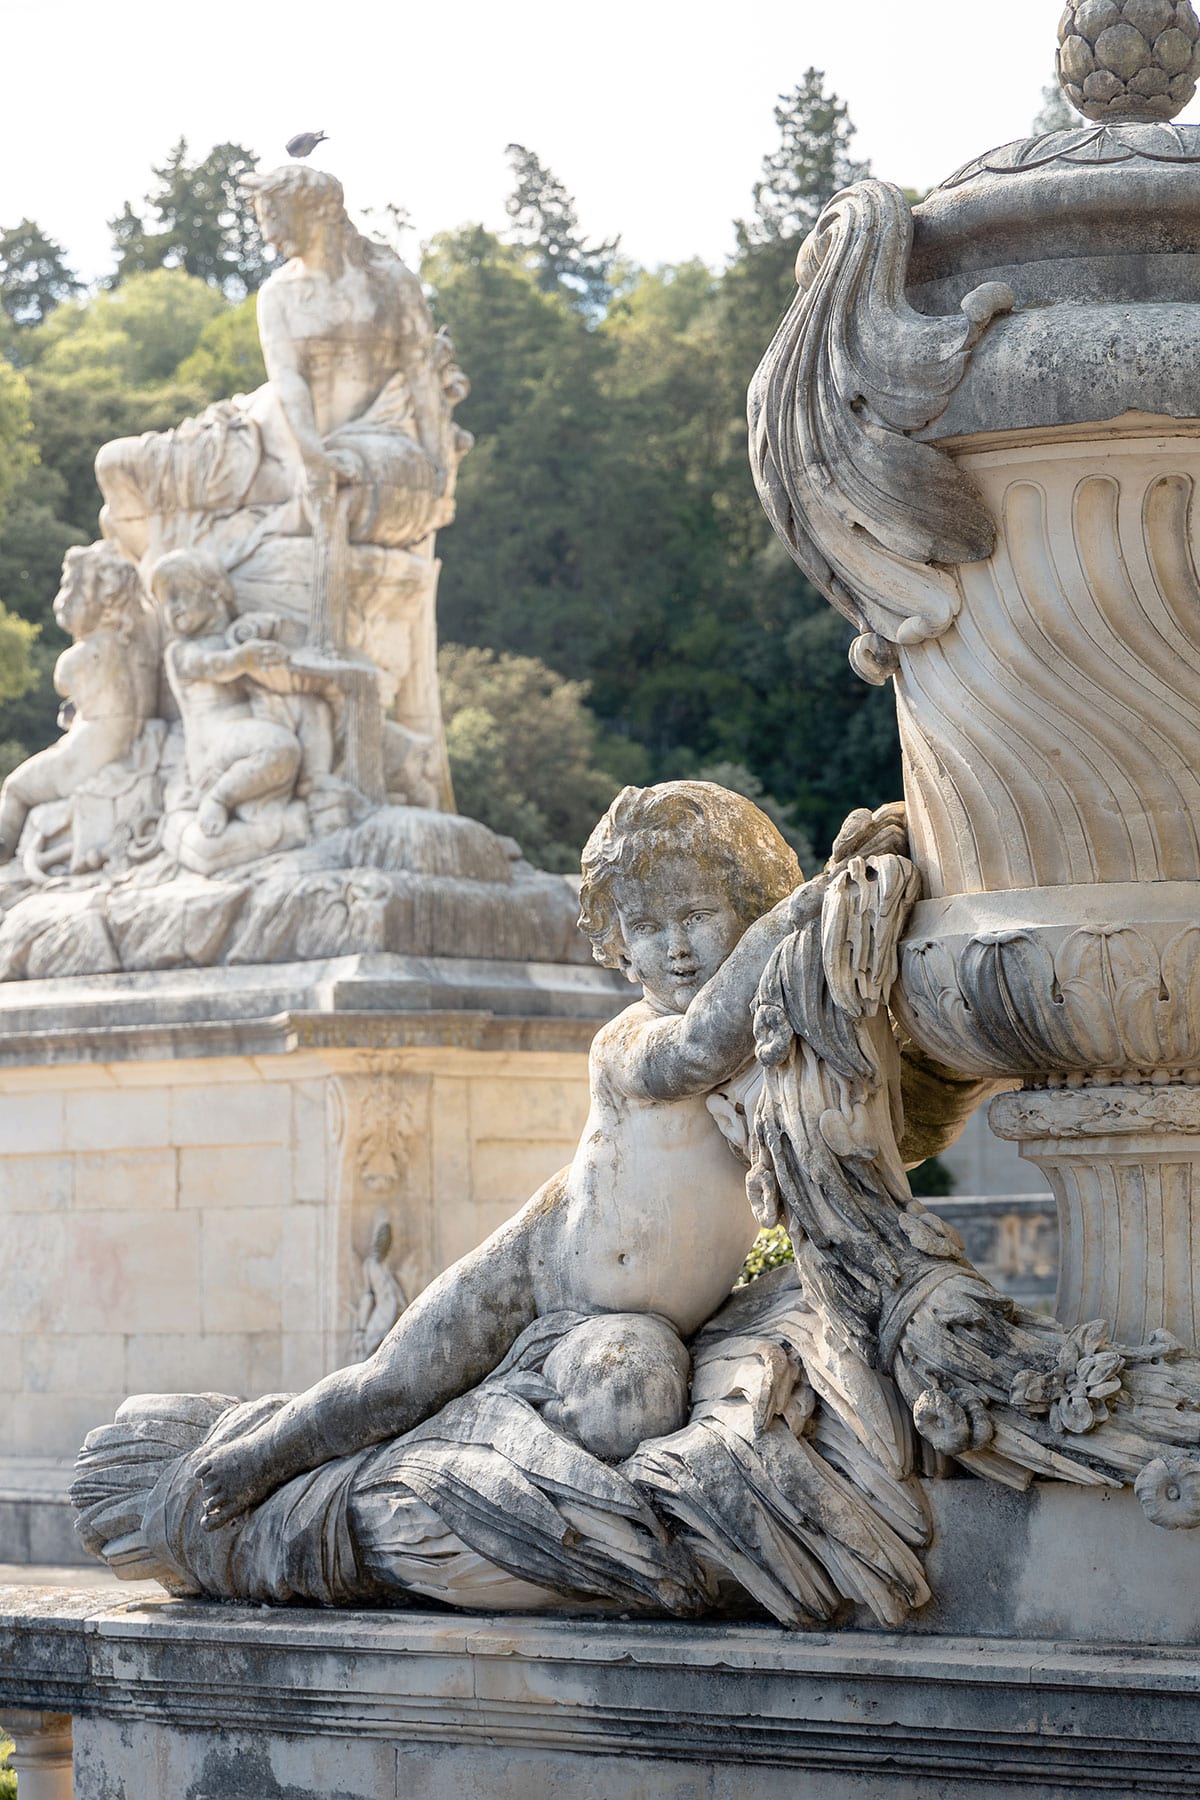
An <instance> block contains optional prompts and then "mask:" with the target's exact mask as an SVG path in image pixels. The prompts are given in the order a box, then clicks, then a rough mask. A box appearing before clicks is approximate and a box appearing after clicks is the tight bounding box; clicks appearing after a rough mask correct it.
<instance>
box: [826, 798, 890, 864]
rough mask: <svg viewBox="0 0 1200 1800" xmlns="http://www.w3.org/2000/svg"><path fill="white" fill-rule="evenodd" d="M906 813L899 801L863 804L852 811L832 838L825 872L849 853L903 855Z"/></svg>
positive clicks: (854, 854) (845, 860)
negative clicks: (872, 807) (871, 807)
mask: <svg viewBox="0 0 1200 1800" xmlns="http://www.w3.org/2000/svg"><path fill="white" fill-rule="evenodd" d="M907 855H908V813H907V811H906V809H905V806H904V802H903V801H902V800H895V801H892V802H891V803H890V804H889V805H887V806H880V807H877V808H876V810H875V811H874V812H870V811H868V809H867V808H866V807H865V806H863V807H860V808H859V810H858V811H857V812H852V813H851V814H850V817H849V818H848V819H847V820H846V823H845V824H844V825H843V826H842V829H841V830H840V831H839V832H838V834H837V837H836V838H835V839H834V844H833V854H832V855H831V856H830V858H829V861H828V862H827V863H826V865H825V867H826V870H827V871H832V870H834V869H837V868H840V867H841V865H842V864H843V863H847V862H849V861H850V858H851V857H852V856H907Z"/></svg>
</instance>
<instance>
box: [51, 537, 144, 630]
mask: <svg viewBox="0 0 1200 1800" xmlns="http://www.w3.org/2000/svg"><path fill="white" fill-rule="evenodd" d="M54 617H55V619H56V620H57V622H58V624H59V625H60V626H61V627H62V629H63V630H64V631H67V632H69V633H70V634H71V636H72V637H73V638H81V637H87V636H88V635H89V633H91V632H93V631H98V630H99V629H100V627H101V626H103V625H109V626H113V625H115V626H117V627H118V628H119V629H121V630H123V631H124V632H126V633H132V628H133V626H134V624H135V623H136V622H137V621H138V620H140V619H144V618H146V617H147V605H146V595H145V591H144V589H143V587H142V579H141V576H140V575H139V574H138V572H137V568H136V566H135V564H133V563H131V562H130V561H129V558H128V557H127V556H122V555H121V552H120V551H119V550H118V549H116V548H115V546H114V545H112V544H109V543H105V542H100V543H98V544H78V545H75V546H73V547H72V548H71V549H70V550H68V551H67V554H66V555H65V556H64V558H63V566H62V582H61V584H60V586H59V590H58V593H57V594H56V595H55V597H54Z"/></svg>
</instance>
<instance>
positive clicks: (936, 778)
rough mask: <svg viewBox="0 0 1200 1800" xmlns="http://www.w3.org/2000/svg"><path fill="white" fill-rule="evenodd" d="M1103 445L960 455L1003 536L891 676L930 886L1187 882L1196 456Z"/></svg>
mask: <svg viewBox="0 0 1200 1800" xmlns="http://www.w3.org/2000/svg"><path fill="white" fill-rule="evenodd" d="M1114 448H1115V447H1114V446H1112V444H1111V440H1105V441H1104V443H1103V445H1101V444H1090V443H1087V444H1081V445H1071V446H1064V447H1062V448H1059V449H1040V450H1038V449H1032V450H1027V451H1026V452H1024V453H1021V452H1018V451H1012V450H1010V451H1008V452H1007V453H1005V454H1006V467H1007V471H1008V472H1007V474H1006V473H1005V470H1004V469H1002V468H1001V467H1000V466H999V462H998V459H995V458H994V457H993V456H992V455H989V454H986V453H985V454H984V455H981V456H977V457H972V458H968V459H965V460H967V461H969V462H970V463H971V464H972V466H973V470H974V473H975V475H976V477H977V478H978V480H979V482H980V485H981V487H982V488H983V490H984V492H985V494H986V495H987V496H988V497H989V498H991V499H992V500H993V503H994V507H995V511H996V514H997V516H998V518H999V519H1000V521H1001V526H1002V530H1001V538H1000V541H999V543H998V544H997V546H996V549H995V552H994V554H993V556H992V557H991V559H990V560H989V561H988V562H987V563H978V564H974V565H972V566H971V567H969V568H964V569H962V570H961V571H960V575H961V578H962V582H963V591H964V596H965V604H964V606H963V609H962V611H961V613H960V614H959V617H958V620H957V624H956V628H955V630H954V631H953V632H951V633H948V634H946V635H945V636H943V637H941V638H939V639H938V641H937V642H936V643H926V644H920V645H912V646H906V647H905V649H904V652H903V655H902V669H901V672H900V674H899V676H898V677H897V682H896V693H897V709H898V715H899V722H900V733H901V741H902V743H903V747H904V752H905V758H906V763H907V774H908V781H907V800H908V808H909V822H910V827H911V830H912V834H913V843H914V849H915V860H916V862H917V864H918V867H919V868H920V869H921V871H922V874H923V876H924V877H925V881H926V886H927V891H928V892H929V893H931V894H934V895H940V894H955V893H982V892H986V891H994V890H997V889H1011V888H1024V887H1049V886H1058V885H1061V884H1064V883H1072V882H1083V883H1094V882H1112V881H1173V880H1178V881H1194V880H1196V879H1197V878H1198V877H1200V755H1198V750H1200V582H1198V580H1197V576H1196V570H1195V567H1194V564H1193V561H1192V555H1191V550H1190V531H1191V526H1192V515H1193V503H1194V482H1193V477H1192V474H1191V473H1190V471H1189V467H1188V465H1189V464H1193V465H1194V464H1195V462H1196V458H1197V447H1196V443H1195V440H1188V439H1180V440H1178V441H1177V443H1176V445H1174V446H1172V445H1170V444H1169V443H1166V442H1164V440H1161V439H1159V440H1150V441H1149V442H1148V443H1146V444H1142V445H1139V444H1137V443H1136V442H1134V443H1126V444H1123V445H1121V446H1120V449H1119V455H1111V454H1110V455H1109V456H1108V457H1107V459H1106V464H1105V472H1104V473H1098V472H1096V469H1097V464H1098V463H1099V462H1100V460H1101V455H1102V452H1103V451H1111V450H1112V449H1114ZM1014 460H1015V461H1016V468H1015V470H1014V468H1013V464H1014ZM1114 463H1115V464H1116V467H1117V472H1116V473H1109V472H1108V468H1109V467H1111V466H1112V465H1113V464H1114ZM1181 464H1182V465H1183V466H1182V467H1181V466H1180V465H1181ZM1014 475H1015V477H1016V478H1015V479H1014Z"/></svg>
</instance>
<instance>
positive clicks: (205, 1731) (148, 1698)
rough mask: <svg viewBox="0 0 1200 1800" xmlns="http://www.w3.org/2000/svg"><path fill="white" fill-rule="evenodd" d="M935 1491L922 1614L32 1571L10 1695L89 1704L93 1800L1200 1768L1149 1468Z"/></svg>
mask: <svg viewBox="0 0 1200 1800" xmlns="http://www.w3.org/2000/svg"><path fill="white" fill-rule="evenodd" d="M930 1495H931V1499H932V1502H933V1505H934V1508H935V1512H936V1513H937V1514H938V1517H939V1524H940V1526H941V1527H944V1529H939V1533H938V1545H939V1548H938V1550H937V1551H936V1553H935V1554H936V1555H937V1557H938V1559H939V1561H938V1567H937V1580H938V1583H939V1585H940V1587H941V1589H942V1590H944V1591H942V1592H941V1597H940V1599H939V1602H938V1607H939V1610H938V1612H937V1613H936V1614H935V1615H932V1616H930V1617H929V1618H927V1619H923V1621H922V1625H921V1628H920V1629H919V1630H918V1632H916V1633H913V1632H911V1631H910V1632H906V1633H904V1634H900V1635H897V1634H894V1633H892V1632H886V1631H868V1630H863V1629H861V1628H855V1627H854V1626H853V1625H851V1626H850V1627H848V1628H846V1629H843V1630H840V1631H835V1632H832V1633H824V1632H818V1633H803V1632H797V1633H789V1632H785V1631H782V1630H779V1629H778V1628H776V1627H774V1626H770V1625H765V1624H762V1623H758V1622H755V1621H753V1620H741V1621H736V1620H734V1621H714V1620H709V1621H706V1622H702V1623H698V1624H678V1623H665V1622H664V1623H656V1622H653V1621H651V1622H645V1621H643V1622H639V1623H636V1624H635V1623H631V1622H627V1621H624V1620H621V1619H600V1618H597V1617H594V1616H592V1617H586V1618H584V1617H578V1618H569V1617H563V1618H556V1619H547V1618H540V1619H531V1618H528V1617H524V1618H522V1617H515V1618H507V1619H505V1618H496V1617H494V1616H493V1617H481V1616H478V1615H471V1614H458V1615H450V1614H445V1613H440V1614H435V1613H429V1612H420V1611H412V1612H403V1613H391V1614H388V1613H330V1612H320V1611H314V1610H309V1609H302V1608H294V1609H266V1610H263V1609H258V1608H254V1609H247V1608H236V1607H223V1606H217V1605H212V1604H207V1605H206V1604H203V1603H198V1602H167V1601H165V1600H164V1601H163V1602H161V1603H156V1602H149V1603H145V1602H142V1603H133V1604H129V1603H125V1604H122V1602H121V1596H120V1593H119V1591H118V1590H116V1589H111V1590H108V1591H107V1592H95V1591H93V1592H90V1593H72V1592H63V1591H61V1590H59V1591H51V1590H47V1589H11V1590H7V1591H6V1593H5V1595H4V1597H3V1600H2V1603H0V1712H2V1711H3V1709H4V1708H5V1707H6V1706H10V1705H12V1706H25V1707H33V1706H40V1707H44V1708H46V1709H53V1710H54V1711H57V1712H70V1713H71V1714H73V1715H74V1720H75V1800H109V1797H110V1796H114V1795H118V1794H125V1795H128V1796H130V1797H131V1800H132V1796H135V1795H136V1796H138V1797H139V1800H140V1797H142V1796H146V1797H147V1800H149V1796H151V1795H163V1796H167V1795H180V1796H182V1795H196V1796H200V1795H212V1796H216V1795H220V1796H221V1800H265V1796H267V1795H275V1794H278V1795H286V1796H287V1797H288V1800H335V1797H336V1800H389V1797H392V1796H395V1797H396V1800H399V1797H400V1796H405V1797H407V1796H410V1795H420V1796H421V1800H441V1797H442V1796H447V1797H449V1800H462V1796H464V1795H470V1796H471V1797H472V1800H531V1797H532V1796H537V1797H538V1800H558V1797H559V1796H563V1797H565V1796H566V1795H568V1794H570V1795H572V1796H582V1797H583V1800H647V1796H651V1795H652V1796H654V1800H660V1796H666V1797H668V1800H744V1797H745V1796H748V1795H751V1794H752V1795H753V1796H754V1800H796V1797H797V1796H808V1795H812V1796H816V1795H819V1796H820V1797H821V1800H964V1796H966V1795H970V1796H973V1797H975V1796H977V1797H978V1800H996V1797H999V1796H1008V1795H1014V1794H1020V1795H1022V1796H1024V1797H1025V1800H1099V1797H1100V1796H1105V1797H1106V1800H1114V1797H1115V1796H1127V1795H1132V1794H1135V1793H1137V1794H1140V1793H1146V1794H1174V1795H1181V1796H1182V1795H1188V1794H1192V1795H1196V1794H1200V1708H1198V1707H1197V1703H1196V1692H1197V1684H1198V1683H1200V1662H1198V1660H1197V1656H1196V1651H1195V1648H1194V1645H1195V1641H1196V1632H1197V1626H1198V1623H1200V1619H1198V1617H1197V1614H1196V1601H1195V1596H1196V1595H1197V1594H1198V1593H1200V1581H1198V1580H1197V1577H1200V1563H1198V1560H1197V1559H1198V1558H1200V1543H1197V1542H1196V1541H1195V1538H1194V1535H1192V1534H1188V1533H1183V1532H1180V1533H1174V1534H1164V1533H1157V1532H1155V1531H1154V1529H1153V1528H1152V1527H1151V1526H1149V1525H1147V1524H1146V1523H1145V1521H1144V1520H1143V1519H1142V1518H1141V1515H1140V1512H1139V1509H1138V1507H1137V1504H1136V1502H1135V1501H1134V1499H1133V1497H1132V1496H1131V1495H1128V1494H1122V1495H1114V1496H1112V1497H1110V1498H1105V1497H1104V1496H1102V1495H1098V1494H1094V1493H1092V1494H1079V1493H1075V1494H1069V1493H1065V1492H1062V1491H1058V1490H1055V1491H1051V1490H1049V1489H1039V1490H1038V1491H1037V1492H1036V1494H1035V1496H1034V1497H1033V1504H1032V1505H1031V1506H1030V1505H1027V1504H1026V1503H1025V1502H1024V1501H1023V1500H1022V1498H1021V1497H1020V1496H1015V1495H1013V1496H1006V1495H1004V1494H1003V1493H999V1492H997V1491H994V1490H990V1489H989V1488H987V1487H986V1486H985V1485H984V1484H982V1483H974V1482H967V1481H963V1482H940V1483H931V1484H930ZM1166 1537H1170V1538H1171V1539H1172V1540H1173V1542H1172V1544H1171V1545H1170V1549H1171V1555H1170V1556H1169V1557H1168V1558H1167V1559H1166V1561H1165V1562H1164V1561H1163V1560H1162V1558H1161V1557H1159V1556H1158V1555H1157V1554H1156V1553H1157V1552H1158V1551H1159V1550H1160V1549H1161V1548H1162V1545H1163V1540H1164V1538H1166ZM1114 1547H1115V1552H1116V1554H1115V1555H1114ZM1148 1571H1153V1578H1152V1581H1150V1582H1149V1583H1148V1582H1147V1579H1146V1577H1147V1572H1148ZM1156 1602H1157V1604H1158V1607H1159V1612H1160V1616H1161V1629H1159V1630H1158V1631H1157V1635H1158V1636H1159V1639H1160V1641H1159V1643H1157V1644H1155V1643H1153V1642H1152V1641H1150V1640H1152V1639H1153V1638H1154V1637H1155V1635H1156V1625H1155V1620H1154V1617H1153V1616H1152V1615H1153V1609H1154V1606H1155V1604H1156ZM22 1800H25V1795H24V1793H23V1794H22Z"/></svg>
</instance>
